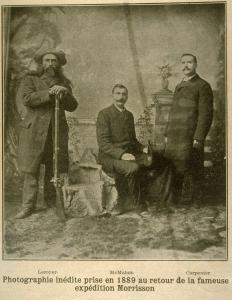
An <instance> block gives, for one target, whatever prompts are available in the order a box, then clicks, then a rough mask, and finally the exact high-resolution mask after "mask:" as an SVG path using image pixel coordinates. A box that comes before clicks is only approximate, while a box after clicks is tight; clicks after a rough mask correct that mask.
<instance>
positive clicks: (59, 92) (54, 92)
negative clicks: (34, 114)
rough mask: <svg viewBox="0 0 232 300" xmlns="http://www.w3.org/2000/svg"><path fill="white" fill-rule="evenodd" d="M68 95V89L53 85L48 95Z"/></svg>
mask: <svg viewBox="0 0 232 300" xmlns="http://www.w3.org/2000/svg"><path fill="white" fill-rule="evenodd" d="M67 93H68V89H67V88H66V87H64V86H61V85H53V86H52V87H51V88H50V89H49V94H50V95H56V96H59V97H61V96H62V95H65V94H67Z"/></svg>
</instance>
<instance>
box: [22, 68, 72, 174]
mask: <svg viewBox="0 0 232 300" xmlns="http://www.w3.org/2000/svg"><path fill="white" fill-rule="evenodd" d="M53 84H59V85H62V86H65V87H67V88H68V90H69V92H68V94H67V95H66V96H64V97H63V99H62V100H61V104H60V106H61V109H60V162H61V163H60V165H61V169H60V171H62V172H66V171H67V169H68V125H67V121H66V117H65V110H67V111H73V110H75V109H76V107H77V101H76V99H75V98H74V97H73V95H72V90H71V88H70V86H69V84H68V82H67V81H66V79H65V78H61V79H59V80H57V81H56V82H52V81H51V80H50V78H48V77H47V76H46V74H45V73H44V74H43V75H42V76H39V75H38V74H35V75H27V76H25V78H24V80H23V81H22V86H21V93H22V102H23V104H24V106H25V107H26V115H25V117H24V119H23V120H22V122H21V124H20V126H21V130H20V136H19V152H18V162H19V166H20V169H21V170H22V171H23V172H36V171H37V169H38V167H39V165H40V163H41V161H42V158H43V150H44V146H45V141H46V138H47V134H48V129H49V125H50V123H51V122H52V124H54V106H55V104H54V103H55V100H54V96H51V95H49V87H50V86H52V85H53ZM53 131H54V128H53Z"/></svg>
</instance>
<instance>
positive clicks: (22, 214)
mask: <svg viewBox="0 0 232 300" xmlns="http://www.w3.org/2000/svg"><path fill="white" fill-rule="evenodd" d="M32 213H33V210H32V209H29V208H26V209H23V210H21V211H20V212H19V213H18V214H17V215H16V216H15V218H16V219H25V218H27V217H29V216H30V215H31V214H32Z"/></svg>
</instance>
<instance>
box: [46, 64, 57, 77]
mask: <svg viewBox="0 0 232 300" xmlns="http://www.w3.org/2000/svg"><path fill="white" fill-rule="evenodd" d="M45 73H46V74H47V75H48V76H49V77H51V78H53V77H59V76H60V69H58V68H54V67H52V66H50V67H48V68H47V69H45Z"/></svg>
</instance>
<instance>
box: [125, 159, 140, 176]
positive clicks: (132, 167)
mask: <svg viewBox="0 0 232 300" xmlns="http://www.w3.org/2000/svg"><path fill="white" fill-rule="evenodd" d="M138 170H139V165H138V164H136V163H134V162H131V163H130V164H128V169H127V172H126V174H125V176H131V175H134V174H136V173H137V172H138Z"/></svg>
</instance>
